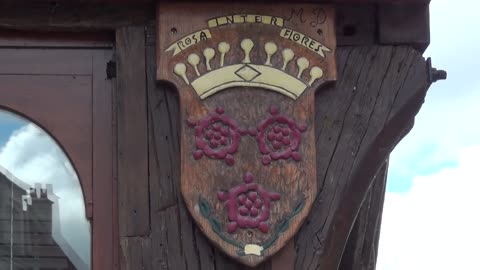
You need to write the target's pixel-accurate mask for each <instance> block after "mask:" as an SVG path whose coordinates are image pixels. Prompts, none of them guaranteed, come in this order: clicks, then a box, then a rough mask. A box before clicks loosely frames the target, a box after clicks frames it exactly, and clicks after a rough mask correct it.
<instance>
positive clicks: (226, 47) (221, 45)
mask: <svg viewBox="0 0 480 270" xmlns="http://www.w3.org/2000/svg"><path fill="white" fill-rule="evenodd" d="M218 51H219V52H221V53H227V52H228V51H230V44H228V43H227V42H224V41H222V42H220V43H219V44H218Z"/></svg>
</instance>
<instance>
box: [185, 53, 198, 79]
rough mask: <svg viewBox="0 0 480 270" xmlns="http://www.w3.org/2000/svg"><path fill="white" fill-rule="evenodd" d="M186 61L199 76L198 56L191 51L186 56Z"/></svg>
mask: <svg viewBox="0 0 480 270" xmlns="http://www.w3.org/2000/svg"><path fill="white" fill-rule="evenodd" d="M187 62H188V63H189V64H190V65H192V66H193V67H194V68H195V73H197V76H200V72H199V71H198V64H200V56H198V55H197V54H195V53H192V54H190V55H189V56H188V57H187Z"/></svg>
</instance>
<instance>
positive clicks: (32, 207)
mask: <svg viewBox="0 0 480 270" xmlns="http://www.w3.org/2000/svg"><path fill="white" fill-rule="evenodd" d="M112 44H113V41H112V36H110V35H108V34H103V33H101V34H98V35H97V34H93V33H92V34H88V35H87V34H84V35H80V34H78V35H77V34H75V35H72V34H68V33H57V34H56V35H45V34H42V33H24V32H2V31H0V269H1V270H53V269H55V270H71V269H78V270H83V269H85V270H113V269H116V267H118V264H117V263H116V262H117V261H118V246H119V244H118V239H119V237H118V222H117V220H118V214H117V199H116V192H114V191H115V190H116V184H115V182H114V173H115V167H114V165H115V163H114V162H113V156H114V155H115V148H114V147H113V145H114V142H115V137H114V132H113V129H114V124H113V123H114V110H113V109H112V100H113V94H114V93H113V87H112V81H111V79H110V78H107V74H106V66H107V63H108V62H109V61H110V60H112V57H113V51H112ZM29 233H30V234H29ZM44 262H45V263H46V264H43V263H44Z"/></svg>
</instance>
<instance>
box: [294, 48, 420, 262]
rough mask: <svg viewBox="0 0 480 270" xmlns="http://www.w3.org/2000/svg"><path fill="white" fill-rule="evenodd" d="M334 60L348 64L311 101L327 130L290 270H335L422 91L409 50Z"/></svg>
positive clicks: (349, 52) (349, 54) (346, 54)
mask: <svg viewBox="0 0 480 270" xmlns="http://www.w3.org/2000/svg"><path fill="white" fill-rule="evenodd" d="M339 58H340V59H339V63H344V62H346V63H347V64H346V65H344V68H342V64H340V73H339V78H341V79H340V80H339V82H338V84H337V86H336V87H335V88H334V89H331V90H327V91H325V92H323V93H322V94H320V95H319V96H318V97H317V98H318V99H317V102H318V103H317V107H318V108H322V107H324V108H325V109H323V110H322V109H320V115H318V116H319V117H320V119H322V120H320V121H321V122H320V123H319V125H320V126H323V128H321V129H324V130H325V131H324V132H319V133H317V134H320V136H319V138H318V141H317V142H318V144H317V147H318V148H317V150H319V151H321V149H323V150H324V151H323V155H326V157H325V158H323V159H320V160H319V164H318V166H319V168H325V169H319V172H320V173H321V172H322V171H323V172H324V173H325V174H324V175H319V176H318V180H319V181H321V182H322V183H323V185H322V191H321V193H320V194H319V196H318V197H317V201H316V210H317V211H315V212H314V213H313V214H312V215H311V216H310V220H309V221H310V222H307V224H306V225H305V226H304V227H303V228H302V230H301V232H300V234H299V235H298V237H297V239H296V240H297V241H296V244H297V249H298V256H297V260H296V269H316V268H317V267H321V268H323V269H336V267H338V265H339V263H340V258H341V255H342V252H343V247H344V244H345V242H346V240H347V237H348V234H349V232H350V229H351V227H352V225H353V222H354V219H355V216H356V215H357V213H358V210H359V208H360V206H361V203H362V201H363V200H364V198H365V195H366V194H367V190H368V188H369V187H370V185H371V183H372V179H374V175H375V174H376V173H377V171H378V169H379V168H380V167H381V166H382V164H383V162H384V160H385V159H386V157H387V155H388V154H389V152H390V151H391V150H392V149H393V147H394V146H395V144H396V143H397V142H398V141H399V139H400V138H402V137H403V136H404V135H405V134H406V131H408V130H409V129H410V128H411V121H412V120H413V117H414V115H415V114H416V113H417V112H418V110H419V109H420V107H421V104H422V103H423V99H424V97H425V94H426V90H427V89H428V83H427V79H426V73H425V62H424V59H423V57H422V56H421V55H420V54H419V53H418V52H416V51H415V50H414V49H412V48H410V47H390V46H384V47H378V46H374V47H352V48H344V49H342V50H340V52H339ZM341 58H344V60H342V59H341ZM347 59H348V60H347ZM334 91H337V92H334ZM332 124H333V125H335V124H337V126H338V128H336V129H332V128H328V127H329V125H332ZM325 133H327V134H325ZM324 134H325V135H327V137H325V135H324ZM329 138H330V141H329V140H328V139H329ZM329 145H335V147H334V149H331V148H332V147H329ZM325 149H330V150H328V151H325ZM311 239H313V240H314V241H311Z"/></svg>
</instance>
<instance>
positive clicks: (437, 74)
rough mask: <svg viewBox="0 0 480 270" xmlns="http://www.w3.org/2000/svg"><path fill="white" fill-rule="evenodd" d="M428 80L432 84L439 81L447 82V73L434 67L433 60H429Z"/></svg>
mask: <svg viewBox="0 0 480 270" xmlns="http://www.w3.org/2000/svg"><path fill="white" fill-rule="evenodd" d="M427 78H428V82H429V83H430V84H432V83H434V82H436V81H438V80H446V79H447V72H446V71H445V70H441V69H436V68H434V67H432V58H430V57H428V58H427Z"/></svg>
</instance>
